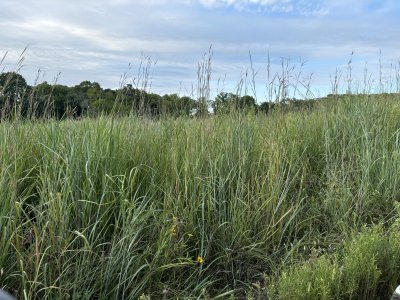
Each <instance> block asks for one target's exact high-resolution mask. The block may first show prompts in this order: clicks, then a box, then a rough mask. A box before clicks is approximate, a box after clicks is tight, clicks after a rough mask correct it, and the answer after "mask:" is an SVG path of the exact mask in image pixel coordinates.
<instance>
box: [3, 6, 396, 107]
mask: <svg viewBox="0 0 400 300" xmlns="http://www.w3.org/2000/svg"><path fill="white" fill-rule="evenodd" d="M25 47H27V49H26V51H25V52H24V53H23V57H24V60H23V63H22V68H21V69H20V72H21V74H22V75H23V76H24V77H25V78H26V79H27V81H28V83H29V84H34V83H35V82H41V81H48V82H50V83H51V82H55V81H56V82H57V83H59V84H65V85H69V86H73V85H77V84H79V83H80V82H81V81H83V80H90V81H95V82H99V83H100V84H101V86H102V87H104V88H117V87H119V86H121V85H124V84H126V83H133V84H134V85H137V86H140V85H142V84H143V81H144V78H147V82H148V83H151V86H150V85H149V86H147V89H148V90H149V91H151V92H156V93H159V94H165V93H178V94H180V95H183V94H186V95H193V96H194V97H195V96H196V87H197V82H198V80H197V71H198V64H199V62H201V61H202V60H203V59H204V55H205V54H206V53H208V50H209V48H210V47H212V60H211V90H212V95H215V94H217V93H218V92H220V91H226V92H232V91H238V90H240V92H241V93H247V94H254V96H256V97H257V100H258V101H259V102H260V101H264V100H265V99H266V98H268V95H269V92H268V86H271V85H269V84H268V83H270V82H271V81H272V78H274V74H278V75H279V76H282V72H283V73H285V72H286V73H285V74H286V77H287V78H290V79H289V82H290V84H291V87H292V90H291V92H292V91H293V95H294V96H296V97H299V98H301V97H302V96H303V97H304V96H305V94H307V93H305V90H304V87H305V86H308V85H310V86H311V89H310V93H311V94H312V95H313V96H315V97H319V96H323V95H325V94H327V93H330V92H331V91H332V82H333V81H334V79H333V78H334V77H335V74H338V78H339V82H340V89H341V91H342V92H343V91H345V90H346V89H347V86H348V84H349V78H350V77H349V70H350V68H349V65H350V67H351V85H350V87H351V89H353V90H362V89H363V88H365V87H368V89H370V90H372V91H376V90H378V89H379V88H382V85H383V83H382V84H381V82H384V85H385V87H384V88H385V90H395V89H396V87H395V86H396V83H397V82H398V81H396V74H397V75H399V74H398V72H399V61H400V51H399V49H400V1H398V0H380V1H377V0H363V1H362V0H334V1H333V0H332V1H328V0H320V1H317V0H309V1H306V0H107V1H105V0H79V1H77V0H69V1H62V0H24V1H15V0H1V1H0V60H1V57H3V56H4V55H5V58H4V60H3V61H2V62H1V64H0V71H13V70H15V69H16V68H17V64H18V60H19V56H20V55H21V52H22V51H23V50H24V49H25ZM352 53H354V54H353V55H352ZM206 57H207V55H206ZM250 58H251V59H250ZM349 60H351V64H349ZM147 62H150V67H149V72H148V75H146V76H144V75H143V70H144V69H143V66H146V64H147ZM282 63H283V67H282ZM268 66H269V67H268ZM268 73H269V76H268ZM253 74H254V76H253ZM365 74H366V75H365ZM381 79H382V80H381ZM276 80H277V79H276ZM275 82H276V81H275ZM252 86H253V87H255V88H251V87H252ZM295 87H298V88H297V89H295ZM301 87H303V90H302V88H301ZM296 93H298V94H296ZM308 96H309V95H308ZM308 96H307V97H308Z"/></svg>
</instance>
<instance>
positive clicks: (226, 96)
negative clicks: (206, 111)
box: [212, 92, 257, 114]
mask: <svg viewBox="0 0 400 300" xmlns="http://www.w3.org/2000/svg"><path fill="white" fill-rule="evenodd" d="M212 107H213V109H214V113H215V114H226V113H230V112H234V111H239V112H249V111H255V110H256V108H257V104H256V100H255V99H254V98H253V97H251V96H248V95H245V96H242V97H240V96H238V95H236V94H233V93H224V92H221V93H219V94H218V95H217V97H216V98H215V100H214V102H213V104H212Z"/></svg>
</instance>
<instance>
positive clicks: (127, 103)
mask: <svg viewBox="0 0 400 300" xmlns="http://www.w3.org/2000/svg"><path fill="white" fill-rule="evenodd" d="M202 100H204V99H202ZM314 102H315V101H310V100H309V101H304V100H296V99H285V101H282V102H281V103H279V104H280V106H282V105H281V104H284V105H285V107H286V108H289V106H290V109H291V110H292V109H304V108H305V109H311V108H312V106H313V103H314ZM202 103H204V101H200V100H199V99H197V100H196V99H193V97H189V96H179V95H178V94H165V95H163V96H161V95H158V94H155V93H149V92H146V91H144V90H141V89H138V88H135V87H133V86H132V85H131V84H126V85H125V86H123V87H121V88H119V89H108V88H106V89H103V88H102V87H101V86H100V84H99V83H97V82H91V81H87V80H86V81H82V82H81V83H80V84H78V85H75V86H72V87H69V86H65V85H61V84H49V83H48V82H46V81H45V82H42V83H38V84H35V85H33V86H31V85H28V84H27V82H26V80H25V78H24V77H23V76H22V75H21V74H19V73H15V72H3V73H1V74H0V111H1V117H2V119H4V118H7V117H10V116H14V115H18V116H20V117H23V118H41V117H49V116H50V117H55V118H58V119H61V118H65V117H81V116H83V115H86V116H94V117H95V116H98V115H101V114H111V113H118V114H129V113H133V114H137V115H147V116H151V117H157V116H161V115H167V116H173V117H179V116H196V115H204V114H209V110H208V109H204V108H202V107H201V104H202ZM207 103H208V104H209V106H210V107H211V108H212V111H213V113H214V114H217V115H221V114H228V113H231V112H244V113H263V114H268V113H270V112H271V111H272V110H273V109H274V108H276V107H277V103H275V102H269V101H265V102H262V103H260V104H258V103H257V102H256V99H255V98H254V97H252V96H249V95H244V96H240V95H236V94H234V93H226V92H221V93H219V94H218V95H217V96H216V97H215V99H213V100H207Z"/></svg>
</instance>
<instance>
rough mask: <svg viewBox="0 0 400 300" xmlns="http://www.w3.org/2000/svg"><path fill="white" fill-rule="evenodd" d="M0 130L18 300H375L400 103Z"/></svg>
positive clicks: (0, 171) (399, 239) (397, 195)
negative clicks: (264, 113) (305, 110)
mask: <svg viewBox="0 0 400 300" xmlns="http://www.w3.org/2000/svg"><path fill="white" fill-rule="evenodd" d="M397 100H398V99H393V98H391V97H390V96H387V97H383V96H379V97H378V96H375V97H374V96H369V97H367V96H360V97H347V98H346V97H342V98H341V99H339V100H337V101H333V100H332V101H331V100H330V101H325V102H321V103H319V104H318V105H316V107H315V109H314V110H313V111H312V112H289V113H280V112H279V111H275V112H274V113H273V114H271V115H268V116H254V115H240V114H238V115H229V116H214V117H209V118H200V119H193V120H191V119H184V118H180V119H172V118H167V119H161V120H150V119H146V118H129V117H123V118H111V117H102V118H98V119H82V120H64V121H35V122H32V121H22V120H21V121H17V122H12V123H10V122H2V123H0V136H1V139H0V202H1V206H0V287H2V288H4V289H6V290H8V291H9V292H11V293H13V294H14V295H16V296H17V297H18V299H378V298H382V299H387V298H388V297H390V295H391V294H392V292H393V290H394V288H395V287H396V285H397V283H399V280H400V209H399V205H398V204H397V202H396V201H397V200H400V105H399V102H398V101H397Z"/></svg>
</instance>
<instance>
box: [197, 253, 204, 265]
mask: <svg viewBox="0 0 400 300" xmlns="http://www.w3.org/2000/svg"><path fill="white" fill-rule="evenodd" d="M197 262H198V263H199V264H202V263H203V262H204V259H203V258H202V257H201V256H200V255H199V256H197Z"/></svg>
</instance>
